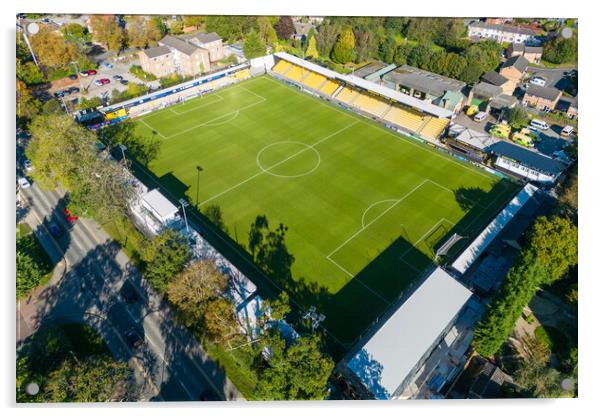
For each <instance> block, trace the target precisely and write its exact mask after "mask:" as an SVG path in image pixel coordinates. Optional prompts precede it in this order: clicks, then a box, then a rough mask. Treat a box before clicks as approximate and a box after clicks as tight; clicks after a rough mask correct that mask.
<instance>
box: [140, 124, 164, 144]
mask: <svg viewBox="0 0 602 416" xmlns="http://www.w3.org/2000/svg"><path fill="white" fill-rule="evenodd" d="M140 122H141V123H142V124H144V125H145V126H146V127H148V128H149V129H151V130H152V131H156V132H157V134H159V136H161V137H163V139H164V140H166V139H167V137H165V136H164V135H163V134H162V133H161V132H160V131H159V130H157V129H155V128H153V127H151V126H150V125H149V124H148V123H147V122H146V121H144V120H143V119H140Z"/></svg>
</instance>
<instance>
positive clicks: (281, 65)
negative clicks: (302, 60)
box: [272, 61, 291, 75]
mask: <svg viewBox="0 0 602 416" xmlns="http://www.w3.org/2000/svg"><path fill="white" fill-rule="evenodd" d="M290 67H291V63H289V62H286V61H278V63H277V64H276V65H274V68H272V69H273V71H274V72H276V73H277V74H280V75H284V74H285V73H286V71H288V70H289V68H290Z"/></svg>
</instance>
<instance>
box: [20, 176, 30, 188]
mask: <svg viewBox="0 0 602 416" xmlns="http://www.w3.org/2000/svg"><path fill="white" fill-rule="evenodd" d="M17 182H18V183H19V187H20V188H21V189H27V188H29V187H30V186H31V184H30V183H29V181H28V180H27V178H25V177H23V178H19V180H18V181H17Z"/></svg>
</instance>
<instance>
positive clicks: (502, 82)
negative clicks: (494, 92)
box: [481, 71, 517, 95]
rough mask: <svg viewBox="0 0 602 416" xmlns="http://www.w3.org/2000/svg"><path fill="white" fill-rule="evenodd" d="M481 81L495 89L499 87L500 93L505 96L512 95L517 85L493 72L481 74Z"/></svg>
mask: <svg viewBox="0 0 602 416" xmlns="http://www.w3.org/2000/svg"><path fill="white" fill-rule="evenodd" d="M481 81H483V82H486V83H488V84H491V85H495V86H496V87H501V88H502V92H503V93H504V94H507V95H512V93H513V92H514V90H515V89H516V85H517V83H516V81H514V80H511V79H509V78H506V77H505V76H503V75H501V74H499V73H497V72H495V71H489V72H486V73H485V74H483V76H482V77H481Z"/></svg>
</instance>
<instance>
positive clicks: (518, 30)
mask: <svg viewBox="0 0 602 416" xmlns="http://www.w3.org/2000/svg"><path fill="white" fill-rule="evenodd" d="M469 27H476V28H481V29H490V30H499V31H502V32H507V33H514V34H517V35H530V36H535V32H534V31H533V30H531V29H529V28H526V27H519V26H511V25H495V24H491V23H484V22H474V23H471V24H470V25H469Z"/></svg>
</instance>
